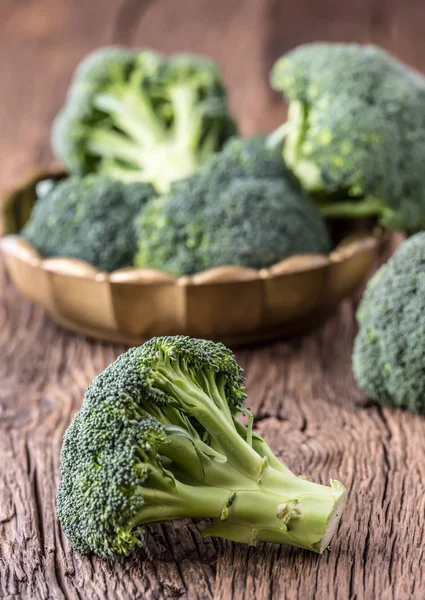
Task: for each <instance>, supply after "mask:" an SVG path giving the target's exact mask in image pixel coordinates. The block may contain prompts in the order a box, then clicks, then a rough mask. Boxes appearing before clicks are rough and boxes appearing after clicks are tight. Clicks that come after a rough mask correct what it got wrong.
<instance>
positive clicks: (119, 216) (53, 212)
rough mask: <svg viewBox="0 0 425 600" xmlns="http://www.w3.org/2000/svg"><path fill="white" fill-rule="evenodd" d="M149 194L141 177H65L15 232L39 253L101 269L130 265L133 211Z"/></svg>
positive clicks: (151, 193)
mask: <svg viewBox="0 0 425 600" xmlns="http://www.w3.org/2000/svg"><path fill="white" fill-rule="evenodd" d="M154 195H155V191H154V189H153V187H152V186H151V185H149V184H147V183H130V184H127V183H122V182H120V181H113V180H110V179H105V178H103V177H99V176H98V175H88V176H86V177H76V176H75V177H69V178H67V179H63V180H62V181H60V182H59V183H56V184H54V185H51V187H50V188H48V189H46V191H45V193H44V192H43V194H42V195H41V196H40V197H39V198H38V200H37V202H36V204H35V206H34V209H33V212H32V215H31V217H30V220H29V221H28V223H27V224H26V225H25V227H24V228H23V230H22V232H21V235H22V237H23V238H24V239H25V240H27V241H28V242H29V243H30V244H32V245H33V246H34V247H35V248H36V249H37V250H38V252H39V253H40V255H41V256H42V257H44V258H48V257H54V256H67V257H70V258H71V257H72V258H79V259H80V260H84V261H86V262H88V263H90V264H92V265H94V266H95V267H97V268H98V269H100V270H102V271H113V270H115V269H119V268H121V267H126V266H130V265H132V263H133V260H134V255H135V252H136V249H137V240H136V234H135V228H134V219H135V216H136V215H137V214H138V212H139V211H140V208H141V207H142V206H143V205H144V204H145V203H146V202H147V200H148V199H149V198H151V197H152V196H154Z"/></svg>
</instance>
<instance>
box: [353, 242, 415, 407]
mask: <svg viewBox="0 0 425 600" xmlns="http://www.w3.org/2000/svg"><path fill="white" fill-rule="evenodd" d="M424 315H425V233H418V234H416V235H414V236H412V237H411V238H410V239H409V240H408V241H406V242H404V243H403V244H402V246H401V247H400V248H399V249H398V251H397V252H396V253H395V255H394V256H393V258H391V259H390V260H389V261H388V263H387V264H385V265H383V266H382V267H381V268H380V269H379V270H378V271H377V273H376V274H375V275H374V277H373V278H372V279H371V280H370V282H369V284H368V286H367V289H366V292H365V295H364V298H363V300H362V302H361V304H360V306H359V309H358V312H357V319H358V322H359V327H360V329H359V333H358V335H357V338H356V341H355V345H354V353H353V368H354V373H355V377H356V380H357V382H358V385H359V387H360V388H361V389H362V390H364V391H365V392H366V393H367V394H368V396H369V397H370V398H372V399H373V400H376V401H377V402H380V403H381V404H389V405H392V406H402V407H407V408H409V409H410V410H412V411H414V412H418V413H424V412H425V380H424V377H423V372H424V369H425V355H424V352H423V339H424V338H425V317H424Z"/></svg>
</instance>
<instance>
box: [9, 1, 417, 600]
mask: <svg viewBox="0 0 425 600" xmlns="http://www.w3.org/2000/svg"><path fill="white" fill-rule="evenodd" d="M424 16H425V8H424V5H423V3H422V2H421V0H416V1H413V0H412V1H411V2H409V3H403V2H402V1H401V0H398V1H397V2H391V3H390V2H386V1H385V0H381V1H378V0H358V1H356V2H352V3H351V2H348V0H347V2H344V3H342V2H341V3H336V2H332V1H331V0H321V1H320V2H316V1H315V0H310V1H309V0H298V1H297V2H295V1H293V2H289V1H288V2H281V1H279V0H245V1H243V0H217V1H216V2H208V1H207V0H179V1H178V2H171V1H168V2H167V1H166V0H156V1H149V0H126V1H125V2H122V1H121V2H119V1H118V0H115V1H113V0H108V1H106V0H103V1H100V0H97V1H95V0H92V1H90V2H83V0H72V2H71V1H70V0H67V1H66V0H27V1H25V2H24V1H23V0H20V1H18V0H1V3H0V24H1V25H0V27H1V36H0V50H1V56H2V58H1V61H0V82H1V84H0V87H1V101H0V156H1V161H0V182H1V184H2V185H3V186H5V185H9V184H11V183H12V182H13V181H16V180H17V179H18V178H19V176H20V174H21V173H22V171H23V170H26V169H28V168H29V167H32V166H34V165H40V164H43V163H45V162H46V161H48V160H49V158H50V151H49V148H48V143H47V140H48V134H49V125H50V122H51V120H52V118H53V117H54V115H55V113H56V111H57V109H58V107H59V106H60V104H61V102H62V99H63V95H64V92H65V89H66V86H67V83H68V80H69V77H70V74H71V71H72V68H73V66H74V65H75V63H76V62H77V61H78V60H79V59H80V58H81V57H82V56H83V55H84V54H85V53H86V52H87V51H88V50H90V49H92V48H94V47H96V46H98V45H102V44H107V43H111V42H114V43H128V44H138V45H146V46H149V45H152V46H154V47H156V48H158V49H161V50H164V51H172V50H192V51H200V52H206V53H209V54H211V55H212V56H213V57H215V58H216V59H217V60H218V61H219V62H220V63H221V64H222V66H223V68H224V70H225V73H226V76H227V78H228V80H229V81H230V82H231V88H232V90H231V100H232V104H233V106H234V107H235V108H237V110H238V112H239V114H240V117H241V123H242V130H243V132H244V133H253V132H256V131H262V130H265V129H267V128H269V127H271V126H273V125H275V124H276V123H278V122H279V118H280V115H281V113H282V108H281V103H280V101H279V100H278V98H277V96H274V95H273V94H272V93H271V92H270V91H269V90H268V89H267V86H266V85H265V80H266V76H267V72H268V70H269V67H270V65H271V63H272V62H273V60H274V58H276V57H277V56H278V55H279V54H280V53H281V52H282V51H283V50H285V49H286V48H289V47H291V46H293V45H294V44H295V43H297V42H300V41H306V40H313V39H316V38H321V39H332V40H337V39H346V40H362V41H364V40H368V39H372V40H374V41H376V42H378V43H381V44H383V45H385V46H387V47H389V48H392V49H393V50H394V51H396V52H397V53H398V55H399V56H400V57H402V58H404V59H405V60H409V61H410V62H412V63H413V64H416V65H417V66H418V68H425V58H424V56H425V54H424V52H423V43H422V42H421V37H422V29H423V22H424ZM355 329H356V328H355V321H354V303H353V302H352V301H348V302H345V303H344V305H343V306H342V307H341V309H340V310H339V311H338V313H337V314H335V315H334V316H333V317H332V318H331V319H330V320H329V321H328V322H327V323H326V324H325V325H323V326H322V327H320V328H319V329H317V330H316V331H315V332H313V333H311V334H310V335H308V336H305V337H304V338H299V339H295V340H292V341H290V342H282V343H279V344H275V345H271V346H268V347H262V348H259V349H256V350H244V351H238V353H237V354H238V358H239V359H240V361H241V363H242V364H243V366H244V368H245V370H246V375H247V385H248V392H249V396H250V405H251V406H252V408H253V410H254V412H255V413H256V415H257V421H256V426H257V428H258V430H259V431H260V433H261V434H263V435H265V436H266V438H267V439H268V441H269V442H270V444H271V446H272V447H273V448H274V450H275V451H276V452H277V453H278V455H279V456H280V457H281V458H282V459H283V460H284V461H285V462H287V463H288V465H289V466H290V467H291V468H292V469H293V470H294V471H296V472H299V473H306V474H309V475H310V476H312V477H313V478H314V479H316V480H318V481H321V482H323V483H325V482H327V481H328V480H329V478H330V477H331V476H332V477H337V478H339V479H341V480H342V481H344V482H345V484H346V485H347V488H348V490H349V493H350V500H349V504H348V507H347V510H346V514H345V517H344V519H343V522H342V524H341V527H340V529H339V532H338V535H337V536H336V539H335V542H334V543H333V546H332V551H331V552H330V553H326V554H325V555H323V556H322V557H317V556H315V555H312V554H308V553H306V552H302V551H296V550H290V549H287V548H283V547H277V546H272V545H265V546H262V547H260V548H255V549H254V548H247V547H244V546H238V545H235V544H232V543H228V542H223V541H217V540H211V539H206V540H202V538H201V536H200V530H201V528H202V523H201V522H197V523H193V522H183V523H178V524H173V525H171V524H167V525H163V526H154V527H150V528H149V532H148V538H147V542H148V546H149V553H147V554H144V553H143V552H141V553H140V554H139V555H137V556H136V557H134V558H133V559H132V560H129V561H127V562H125V563H124V564H122V565H110V564H108V563H106V562H104V561H101V560H98V559H96V558H94V557H83V556H80V555H78V554H74V553H73V552H72V550H71V549H70V546H69V544H68V542H67V541H66V539H64V537H63V535H62V534H61V532H60V529H59V526H58V522H57V520H56V517H55V510H54V509H55V490H56V486H57V483H58V463H59V449H60V445H61V439H62V435H63V432H64V430H65V428H66V427H67V425H68V423H69V421H70V419H71V417H72V415H73V414H74V413H75V411H76V410H77V409H78V408H79V406H80V403H81V399H82V395H83V391H84V389H85V387H86V386H87V384H88V383H89V381H90V380H91V379H92V377H93V376H94V375H95V374H96V373H97V372H99V371H100V370H101V369H103V368H104V367H105V366H106V364H108V363H109V362H110V361H111V360H112V359H114V358H115V356H116V355H117V354H118V353H119V352H121V351H122V350H123V348H120V347H117V346H111V345H106V344H100V343H94V342H88V341H86V340H85V339H83V338H81V337H77V336H73V335H71V334H68V333H66V332H64V331H62V330H61V329H60V328H58V327H57V326H55V325H54V324H53V323H52V322H51V321H50V319H49V318H48V317H47V316H46V315H45V313H44V312H43V311H42V310H41V309H39V308H36V307H34V306H33V305H31V304H30V303H29V302H28V301H26V300H24V299H23V298H21V297H20V296H19V294H18V293H17V292H16V291H15V290H14V289H13V287H12V286H11V285H10V282H9V281H8V279H7V276H6V274H5V272H4V269H3V266H2V265H0V597H1V598H5V599H12V598H23V599H36V600H38V599H40V600H41V599H47V598H54V599H59V598H72V599H74V598H81V599H84V600H86V599H87V600H92V599H93V600H97V599H99V600H100V599H104V598H110V599H114V600H115V599H123V600H124V599H125V600H126V599H130V598H132V599H133V598H138V599H139V598H140V599H143V598H150V599H155V600H159V599H163V598H164V599H165V598H167V599H168V598H170V599H171V598H190V599H195V598H202V599H212V598H214V599H217V600H221V599H223V600H224V599H231V598H232V599H235V600H239V599H242V598H243V599H246V600H251V599H256V600H263V599H264V600H265V599H281V598H283V599H285V598H288V599H290V600H292V599H296V598H299V599H300V600H309V599H313V598H315V599H317V600H322V599H326V600H327V599H334V598H339V599H342V600H344V599H349V598H350V599H355V598H356V599H362V598H365V599H367V600H368V599H375V598H383V599H387V598H388V599H389V598H394V599H396V600H400V599H408V598H419V599H421V598H424V597H425V591H424V590H425V575H424V574H423V573H424V571H423V556H424V550H423V549H424V547H425V539H424V537H425V536H424V515H425V494H424V491H425V490H424V487H425V484H424V481H425V463H424V460H423V457H424V453H425V419H423V418H421V417H417V416H413V415H411V414H409V413H405V412H401V411H397V410H389V409H380V408H377V407H376V406H373V405H370V404H369V403H368V402H367V401H365V399H364V398H363V397H362V395H361V394H360V393H359V392H358V391H357V390H356V387H355V385H354V382H353V378H352V374H351V369H350V354H351V346H352V341H353V336H354V335H355Z"/></svg>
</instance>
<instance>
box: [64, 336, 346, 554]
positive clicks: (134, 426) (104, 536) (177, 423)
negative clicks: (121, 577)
mask: <svg viewBox="0 0 425 600" xmlns="http://www.w3.org/2000/svg"><path fill="white" fill-rule="evenodd" d="M244 401H245V389H244V378H243V374H242V370H241V368H240V367H239V365H238V364H237V362H236V360H235V358H234V356H233V354H232V353H231V352H230V350H228V349H226V348H225V347H224V346H223V345H222V344H215V343H213V342H209V341H205V340H199V339H192V338H189V337H183V336H177V337H163V338H154V339H152V340H151V341H149V342H147V343H146V344H144V345H143V346H141V347H139V348H133V349H131V350H129V351H128V352H127V353H125V354H123V355H121V356H120V357H119V358H118V359H117V360H116V361H115V362H114V363H113V364H111V365H110V366H109V367H107V368H106V369H105V371H103V373H101V374H100V375H98V376H97V377H96V378H95V379H94V380H93V382H92V383H91V384H90V386H89V388H88V391H87V393H86V395H85V398H84V402H83V405H82V408H81V410H80V411H79V413H77V415H76V416H75V418H74V420H73V421H72V423H71V425H70V426H69V428H68V430H67V431H66V433H65V437H64V441H63V446H62V452H61V482H60V485H59V491H58V497H57V512H58V516H59V519H60V522H61V525H62V528H63V531H64V532H65V534H66V535H67V536H68V537H69V539H70V541H71V543H72V545H73V547H74V548H75V549H76V550H79V551H80V552H89V551H93V552H95V553H96V554H98V555H99V556H101V557H104V558H112V559H114V558H118V557H120V556H123V555H128V554H129V553H130V552H132V551H133V550H134V549H135V548H136V547H137V546H139V545H141V543H142V542H141V533H142V531H141V527H142V526H144V525H147V524H149V523H155V522H161V521H167V520H172V519H179V518H186V517H202V518H211V519H214V521H213V523H212V524H211V525H210V527H209V528H207V529H206V530H205V533H206V535H214V536H219V537H224V538H227V539H230V540H234V541H237V542H243V543H248V544H251V545H256V544H258V543H259V542H262V541H270V542H277V543H282V544H290V545H293V546H299V547H302V548H307V549H309V550H313V551H315V552H322V551H323V550H324V549H325V548H326V547H328V545H329V543H330V540H331V537H332V534H333V532H334V531H335V529H336V526H337V524H338V521H339V518H340V516H341V514H342V510H343V507H344V503H345V498H346V492H345V489H344V486H343V485H342V484H341V483H339V482H337V481H334V480H331V486H330V487H327V486H323V485H318V484H315V483H312V482H310V481H307V480H306V479H305V478H301V477H296V476H295V475H294V474H293V473H291V471H289V470H288V469H287V468H286V467H285V466H284V465H282V464H281V463H280V462H279V461H278V459H277V458H276V457H275V456H274V455H273V453H272V451H271V449H270V448H269V447H268V446H267V444H266V442H265V441H264V440H262V438H260V437H259V436H258V435H256V434H255V433H253V432H252V420H251V422H250V423H251V425H250V426H248V427H246V426H244V425H242V423H240V422H239V420H238V418H237V415H238V413H240V412H245V413H248V414H249V411H248V410H247V409H246V408H245V405H244Z"/></svg>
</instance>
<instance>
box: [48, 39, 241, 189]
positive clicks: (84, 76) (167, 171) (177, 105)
mask: <svg viewBox="0 0 425 600" xmlns="http://www.w3.org/2000/svg"><path fill="white" fill-rule="evenodd" d="M235 131H236V129H235V124H234V121H233V119H232V117H231V116H230V113H229V109H228V106H227V100H226V90H225V87H224V84H223V82H222V78H221V74H220V72H219V70H218V68H217V66H216V65H215V64H214V63H213V62H212V61H210V60H208V59H207V58H203V57H201V56H196V55H189V54H180V55H176V56H173V57H169V58H167V57H165V56H162V55H161V54H158V53H156V52H153V51H151V50H130V49H127V48H121V47H114V46H113V47H109V48H102V49H100V50H97V51H95V52H94V53H92V54H90V55H89V56H88V57H86V58H85V59H84V60H83V62H82V63H81V64H80V65H79V67H78V68H77V70H76V72H75V75H74V79H73V81H72V84H71V87H70V90H69V92H68V98H67V102H66V104H65V107H64V108H63V109H62V111H61V112H60V114H59V115H58V117H57V119H56V121H55V124H54V127H53V134H52V145H53V149H54V151H55V153H56V154H57V155H58V156H59V157H60V158H61V159H62V160H63V161H64V163H65V164H66V166H67V167H68V168H69V169H70V171H71V172H72V173H75V174H78V175H83V174H87V173H91V172H96V173H100V174H104V175H107V176H110V177H112V178H116V179H121V180H123V181H146V182H149V183H152V184H153V185H154V186H155V187H156V188H157V189H159V190H165V189H167V188H168V186H169V184H170V182H171V181H174V180H176V179H181V178H183V177H186V176H188V175H190V174H191V173H193V172H194V171H195V170H196V169H197V167H198V166H199V164H201V163H202V162H203V161H204V160H205V158H206V157H207V156H209V155H210V154H211V153H213V152H215V151H216V150H219V149H220V148H221V146H222V144H223V143H224V141H225V140H226V139H227V138H228V137H230V136H232V135H234V134H235Z"/></svg>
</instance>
